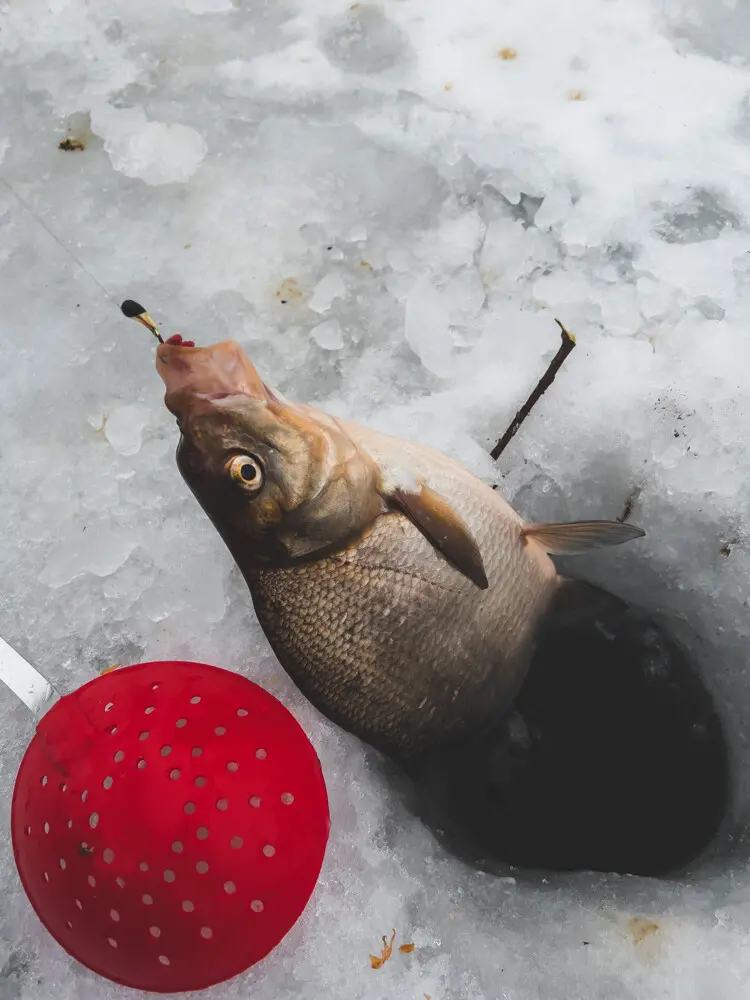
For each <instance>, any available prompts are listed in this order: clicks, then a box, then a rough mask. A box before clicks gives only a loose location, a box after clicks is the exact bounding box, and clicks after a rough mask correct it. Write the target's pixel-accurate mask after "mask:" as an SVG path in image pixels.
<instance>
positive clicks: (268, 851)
mask: <svg viewBox="0 0 750 1000" xmlns="http://www.w3.org/2000/svg"><path fill="white" fill-rule="evenodd" d="M263 853H264V854H265V856H266V857H267V858H272V857H273V856H274V854H275V853H276V848H275V847H274V846H273V844H266V846H265V847H264V848H263Z"/></svg>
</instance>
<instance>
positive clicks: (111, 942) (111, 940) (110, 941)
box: [107, 938, 117, 948]
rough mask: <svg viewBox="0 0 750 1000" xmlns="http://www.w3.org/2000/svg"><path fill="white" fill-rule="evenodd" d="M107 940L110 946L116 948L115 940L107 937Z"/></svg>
mask: <svg viewBox="0 0 750 1000" xmlns="http://www.w3.org/2000/svg"><path fill="white" fill-rule="evenodd" d="M107 941H108V942H109V946H110V947H111V948H116V947H117V942H116V941H115V939H114V938H107Z"/></svg>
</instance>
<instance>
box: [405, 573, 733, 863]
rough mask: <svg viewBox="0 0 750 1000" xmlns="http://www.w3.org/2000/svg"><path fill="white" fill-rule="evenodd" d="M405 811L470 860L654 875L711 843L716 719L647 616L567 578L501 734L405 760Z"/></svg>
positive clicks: (717, 768) (720, 800)
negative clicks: (409, 781) (410, 782)
mask: <svg viewBox="0 0 750 1000" xmlns="http://www.w3.org/2000/svg"><path fill="white" fill-rule="evenodd" d="M410 771H411V775H412V778H413V779H414V788H413V789H412V790H411V792H410V793H409V798H410V800H411V805H412V807H413V808H414V809H415V810H416V811H417V812H418V813H419V814H420V815H421V817H422V819H423V820H424V821H425V822H426V823H427V824H428V825H429V826H430V827H431V828H432V829H433V830H434V831H435V832H436V834H437V835H438V836H439V838H440V839H441V840H442V841H443V842H444V844H445V845H446V846H447V847H448V848H449V849H450V850H451V851H452V852H453V853H455V854H457V855H459V856H460V857H462V858H464V859H465V860H468V861H472V862H474V863H478V864H482V865H484V866H486V867H490V868H491V867H492V863H493V862H495V863H497V862H505V863H511V864H516V865H522V866H526V867H534V868H547V869H553V870H571V869H593V870H599V871H608V872H623V873H624V872H628V873H631V874H640V875H663V874H666V873H668V872H670V871H675V870H677V869H679V868H681V867H683V866H684V865H686V864H688V863H689V862H690V861H691V860H693V859H694V858H695V857H696V856H697V855H698V854H700V853H701V852H702V851H703V849H704V848H705V847H707V846H708V844H709V843H710V842H711V841H712V839H713V837H714V836H715V834H716V832H717V829H718V827H719V825H720V823H721V820H722V818H723V815H724V812H725V809H726V804H727V794H728V763H727V751H726V745H725V741H724V734H723V731H722V726H721V722H720V720H719V717H718V715H717V714H716V711H715V710H714V707H713V704H712V701H711V698H710V696H709V694H708V692H707V691H706V689H705V687H704V686H703V684H702V682H701V680H700V677H699V676H698V674H697V672H696V671H695V670H694V668H693V666H692V665H691V663H690V660H689V658H688V656H687V655H686V653H685V652H684V651H683V650H682V648H681V647H679V646H678V645H677V644H676V643H675V642H674V641H673V640H672V639H670V637H669V636H668V635H667V634H666V633H665V632H664V631H663V630H662V629H661V628H659V627H657V626H656V624H655V623H654V622H653V620H652V619H651V618H650V617H649V616H648V615H647V614H645V613H644V612H642V611H639V610H637V609H635V608H632V607H629V606H628V605H626V604H624V603H623V602H622V601H620V600H618V599H617V598H615V597H612V596H611V595H609V594H607V593H605V592H604V591H601V590H598V589H595V588H588V587H586V585H582V584H574V585H571V587H570V589H569V590H568V591H567V593H565V594H563V595H562V598H561V600H560V602H559V604H558V606H557V607H556V608H555V610H554V612H553V613H552V614H551V615H550V617H549V620H548V623H547V626H546V628H545V631H544V634H543V636H542V639H541V642H540V644H539V647H538V649H537V653H536V656H535V658H534V662H533V666H532V669H531V671H530V673H529V675H528V677H527V679H526V682H525V683H524V686H523V688H522V690H521V692H520V694H519V696H518V698H517V700H516V703H515V706H514V711H513V712H512V713H510V714H509V715H508V716H506V717H505V718H504V719H503V720H500V722H499V724H498V727H497V731H496V732H492V733H490V734H488V735H486V736H484V737H482V738H481V739H478V738H475V739H473V740H471V741H468V742H464V743H462V744H460V745H457V746H455V747H450V748H444V749H442V750H441V751H439V752H434V753H432V754H429V755H427V756H425V757H424V758H423V759H421V760H420V761H418V762H416V763H415V764H413V765H411V766H410Z"/></svg>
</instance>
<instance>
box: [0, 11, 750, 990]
mask: <svg viewBox="0 0 750 1000" xmlns="http://www.w3.org/2000/svg"><path fill="white" fill-rule="evenodd" d="M0 17H1V18H2V20H1V21H0V67H1V68H0V80H1V81H2V86H1V87H0V107H1V111H2V113H0V156H2V160H1V162H0V225H1V226H2V240H1V241H0V315H2V318H3V336H2V338H1V339H0V359H1V363H0V462H1V463H2V482H3V491H2V496H3V505H2V510H3V519H4V525H5V531H4V532H3V537H2V540H1V541H0V571H1V572H2V579H3V581H4V586H3V597H2V601H1V602H0V632H1V633H2V634H3V635H4V636H5V637H6V638H7V639H8V640H9V641H10V642H11V643H13V644H14V645H16V646H17V647H18V648H19V649H20V651H21V652H23V653H24V654H25V655H27V656H28V657H30V658H31V659H32V660H33V661H34V662H35V663H36V664H37V665H38V666H39V667H40V668H41V669H42V670H44V671H45V672H46V673H47V674H48V676H49V677H50V679H52V680H53V681H54V682H55V683H56V684H57V685H58V686H59V687H60V688H61V689H63V690H71V689H72V688H74V687H75V686H76V685H78V684H81V683H83V682H84V681H85V680H87V679H89V678H90V677H91V676H93V675H94V673H95V672H96V671H97V670H100V669H103V668H105V667H107V666H111V665H112V664H114V663H135V662H138V661H140V660H144V659H153V658H159V657H173V658H177V657H181V656H182V657H187V658H192V659H198V660H207V661H208V662H215V663H217V664H219V665H222V666H225V667H229V668H233V669H237V670H240V671H242V672H244V673H246V674H247V675H248V676H250V677H252V678H253V679H254V680H256V681H258V682H259V683H261V684H263V685H264V686H266V687H267V688H268V689H269V690H271V691H272V692H273V693H274V694H276V695H277V696H278V697H280V698H281V699H282V700H283V701H284V702H285V704H287V705H288V706H289V707H290V708H292V709H293V711H294V712H295V714H296V715H297V717H298V718H299V719H300V721H301V722H302V724H303V725H304V727H305V728H306V730H307V732H308V733H309V734H310V735H311V738H312V739H313V741H314V743H315V745H316V748H317V749H318V751H319V753H320V756H321V759H322V763H323V767H324V770H325V774H326V779H327V782H328V786H329V792H330V796H331V809H332V815H333V821H334V825H333V830H332V836H331V843H330V848H329V852H328V856H327V859H326V863H325V867H324V871H323V875H322V878H321V882H320V885H319V887H318V889H317V891H316V893H315V896H314V897H313V900H312V901H311V904H310V906H309V907H308V910H307V911H306V913H305V915H304V917H303V918H302V920H301V921H300V923H299V924H298V925H297V926H296V927H295V928H294V930H293V931H292V932H291V933H290V935H289V936H288V938H287V939H286V940H285V941H284V942H283V944H282V945H281V946H280V948H279V949H278V950H277V951H276V952H275V953H274V954H273V955H272V956H270V957H269V958H268V959H267V960H266V961H265V962H263V963H262V964H261V965H259V966H258V967H257V968H255V969H253V970H251V971H250V972H249V973H248V974H247V975H245V976H243V977H241V978H239V979H238V980H236V981H234V982H232V983H230V984H227V985H225V986H223V987H221V988H217V989H216V990H214V991H213V992H212V994H211V995H212V996H215V997H216V998H217V1000H233V998H240V997H246V996H249V995H251V994H252V995H253V996H254V997H257V998H259V1000H266V998H267V1000H284V998H286V997H296V996H299V995H304V996H306V997H322V996H328V997H332V998H335V1000H380V998H382V997H386V996H387V997H388V998H389V1000H414V998H416V1000H420V998H422V997H423V996H425V995H428V996H430V997H431V998H432V1000H459V998H460V1000H479V998H487V1000H496V998H497V1000H500V998H503V1000H535V998H537V997H544V998H545V1000H568V998H570V997H576V998H579V1000H635V998H644V997H649V998H651V997H656V996H659V997H663V998H666V1000H677V998H680V1000H684V998H691V1000H692V998H695V1000H702V998H707V997H721V998H722V1000H744V998H745V997H746V996H747V993H748V988H749V987H748V983H749V982H750V957H749V956H750V948H748V945H749V944H750V879H749V878H748V865H747V844H746V838H745V836H744V833H743V829H744V826H745V824H746V823H747V821H748V820H749V819H750V780H748V774H750V767H749V765H750V750H749V749H748V746H749V740H748V737H749V736H750V734H749V733H748V730H747V723H746V719H747V718H748V717H750V683H749V678H750V673H748V670H747V666H746V658H747V639H748V616H747V607H746V593H747V580H748V574H749V573H750V554H749V551H748V548H747V535H748V530H747V522H748V517H750V509H749V508H748V486H747V484H748V479H749V477H750V454H749V452H748V447H749V446H748V441H750V421H749V418H748V414H749V413H750V409H749V406H750V381H749V380H748V374H747V373H748V371H749V370H750V340H748V336H747V329H748V322H749V321H750V305H749V304H748V302H749V300H748V294H747V291H748V285H749V284H750V257H748V246H750V243H749V238H750V222H749V221H748V220H750V188H749V187H748V184H747V177H748V176H749V175H750V41H748V39H750V34H748V30H747V28H748V25H749V24H750V4H749V3H748V2H747V0H734V2H731V3H730V2H721V0H663V2H660V0H570V2H569V3H565V4H560V3H558V2H554V0H533V2H528V0H504V2H503V3H498V2H497V0H463V2H461V3H456V4H447V3H446V4H435V3H430V2H429V0H386V2H384V3H382V4H370V3H359V4H356V3H354V4H352V3H347V2H341V0H307V2H306V3H302V2H300V0H285V2H282V3H278V2H277V3H268V2H264V0H234V3H230V2H228V0H163V2H161V3H158V4H156V3H153V2H152V0H148V2H147V0H131V2H130V3H128V4H121V3H116V2H115V0H99V2H97V3H96V4H90V3H87V2H85V0H27V2H25V3H6V4H2V5H0ZM66 134H70V135H80V136H81V138H82V141H83V143H84V145H85V149H83V151H80V150H72V151H68V152H64V151H61V150H59V149H58V143H59V142H60V141H61V140H62V139H63V138H64V137H65V136H66ZM125 298H135V299H137V300H139V301H141V302H143V303H144V305H145V306H146V308H148V309H149V311H150V312H151V313H152V315H153V316H154V317H155V318H156V319H157V321H159V322H160V323H162V324H163V326H164V329H165V332H167V333H169V334H171V333H174V332H178V331H179V332H181V333H182V334H183V335H184V336H189V337H191V338H194V339H196V340H197V341H198V342H201V343H206V342H209V341H213V340H219V339H222V338H225V337H230V336H232V337H236V338H237V339H239V340H240V341H241V342H242V343H243V345H244V346H245V347H246V349H247V351H248V353H249V355H250V357H251V358H252V359H253V360H254V361H255V363H256V364H257V365H258V367H259V368H260V369H261V371H262V373H263V375H264V377H265V378H266V380H267V381H268V382H269V384H272V385H277V386H278V387H279V389H280V390H281V391H282V392H283V393H284V394H285V395H286V396H288V397H289V398H292V399H294V398H296V399H300V400H304V401H306V402H315V403H319V404H321V405H324V406H326V407H327V408H329V409H330V410H332V411H334V412H336V413H339V414H342V415H345V416H348V417H351V418H354V419H357V420H359V421H366V422H369V423H371V424H372V425H374V426H377V427H379V428H381V429H384V430H388V431H392V432H395V433H398V434H401V435H407V436H409V437H410V438H413V439H414V440H419V441H422V442H424V443H428V444H431V445H434V446H437V447H439V448H442V449H444V450H447V451H449V452H450V453H451V454H454V455H456V456H460V457H461V459H462V460H463V461H464V462H465V463H466V464H467V465H468V466H469V467H470V468H472V469H473V470H474V471H475V472H477V473H478V474H479V475H481V476H483V477H485V478H486V479H487V480H488V481H491V482H495V481H499V482H500V483H501V486H502V489H503V492H504V493H505V495H506V496H507V497H508V499H509V500H511V502H514V503H515V505H516V506H517V508H518V509H519V511H520V512H521V513H522V514H523V515H524V516H527V517H530V518H533V519H535V520H545V519H547V520H556V521H561V520H564V519H566V518H585V517H614V516H616V515H617V514H619V512H620V511H621V510H622V507H623V504H624V502H625V498H626V497H627V496H628V495H629V494H630V493H631V491H632V490H633V489H634V487H638V488H639V489H640V494H639V496H638V499H637V500H636V502H635V507H634V514H633V520H634V521H635V523H637V524H640V525H641V526H643V527H644V528H645V529H646V530H647V532H648V537H647V540H646V541H645V542H644V543H639V545H638V546H637V547H635V546H631V547H624V548H623V549H622V550H614V551H611V552H607V553H603V554H598V555H596V556H595V557H594V556H592V557H590V558H589V557H587V558H586V559H581V560H579V561H577V563H576V569H577V571H578V572H581V573H585V574H587V576H588V578H589V579H591V580H594V581H596V582H599V583H601V584H602V585H604V586H606V587H609V588H611V589H613V590H615V591H616V592H617V593H619V594H621V595H622V596H624V597H626V598H630V599H637V600H638V601H639V602H640V603H642V604H644V605H645V606H647V607H650V608H653V609H658V610H659V611H660V612H662V613H663V614H664V615H665V616H666V617H667V618H668V619H669V620H670V622H672V624H673V625H674V627H675V628H676V629H677V631H678V633H679V635H680V637H681V638H682V639H683V641H685V642H686V643H688V645H689V646H690V648H691V649H692V651H693V655H694V656H695V657H696V659H697V660H698V662H699V663H700V664H701V665H702V667H703V671H704V676H705V677H706V679H707V682H708V683H709V685H710V687H711V688H712V690H713V691H714V693H715V695H716V697H717V700H718V704H719V707H720V709H721V710H722V712H723V715H724V718H725V720H726V724H727V727H728V734H729V738H730V741H731V748H732V753H733V763H734V769H735V772H734V773H735V777H734V786H735V787H734V792H735V794H734V800H733V804H732V814H731V817H730V821H729V823H728V826H727V830H726V833H725V836H724V838H723V840H722V842H721V843H720V844H719V845H718V847H717V851H716V855H715V857H713V858H711V859H707V860H705V861H704V862H702V863H701V864H696V865H695V866H693V870H691V872H689V873H687V874H685V875H683V876H680V877H678V878H677V877H676V878H674V879H672V880H646V879H638V878H632V877H627V876H604V875H590V874H580V875H575V876H573V875H569V876H559V875H554V874H547V875H546V876H544V877H542V875H540V874H539V873H528V872H521V871H514V872H512V873H509V877H508V878H507V879H502V880H500V879H497V878H493V877H490V876H487V875H483V874H481V873H476V872H472V871H470V870H468V869H466V868H464V867H462V866H461V865H460V864H458V863H457V862H456V861H455V860H453V859H451V858H450V857H448V856H446V855H445V854H444V853H443V852H442V851H441V850H440V849H439V848H438V847H437V846H436V845H435V843H434V841H433V839H432V837H431V836H430V834H429V833H428V832H427V831H426V830H425V829H424V828H423V827H422V826H421V825H420V824H419V823H418V822H417V821H416V820H413V819H412V818H410V817H409V816H408V815H407V813H406V811H405V809H404V808H403V806H402V804H401V802H400V800H399V799H398V797H397V796H396V795H395V794H394V793H393V791H392V790H391V789H390V787H389V785H388V782H387V781H386V779H385V777H384V776H383V774H382V773H381V770H380V768H379V766H378V763H377V758H376V757H375V755H374V754H372V753H370V752H369V751H366V750H364V749H363V748H362V747H361V746H360V745H359V744H358V743H357V742H356V741H355V740H354V739H352V738H349V737H348V736H346V735H344V734H342V733H341V732H339V731H338V730H336V729H335V727H333V726H332V725H330V724H329V723H327V722H326V721H325V720H323V719H321V718H320V717H319V716H318V715H317V714H316V713H315V712H314V711H313V710H312V708H310V706H308V705H307V704H306V702H305V701H304V699H303V698H302V696H301V695H300V694H299V693H298V692H297V691H296V689H295V688H294V687H293V685H292V684H291V682H290V681H289V680H288V679H287V677H286V676H285V674H284V673H283V671H282V670H281V668H280V667H279V666H278V664H277V663H276V661H275V659H274V657H273V656H272V654H271V652H270V651H269V648H268V646H267V644H266V642H265V640H264V638H263V636H262V634H261V633H260V630H259V628H258V626H257V624H256V623H255V621H254V619H253V616H252V614H251V613H250V611H249V597H248V595H247V591H246V588H245V585H244V583H243V581H242V579H241V578H240V576H239V573H238V572H237V571H236V569H235V568H234V567H233V565H232V563H231V560H230V558H229V556H228V554H227V553H226V552H225V550H224V548H223V545H222V543H221V541H220V539H219V537H218V535H217V534H216V533H215V531H214V529H213V528H212V526H211V525H210V524H209V523H208V521H207V519H206V518H205V517H204V515H203V514H202V513H201V511H200V510H199V509H198V507H197V505H196V504H195V501H194V500H193V498H192V497H191V496H190V494H189V492H188V491H187V489H186V487H185V486H184V484H183V483H182V481H181V479H180V477H179V475H178V473H177V470H176V467H175V463H174V457H173V452H174V446H175V442H176V429H175V426H174V420H173V419H172V418H171V416H170V415H169V413H168V412H167V411H166V409H165V408H164V407H163V404H162V391H163V390H162V387H161V385H160V383H159V380H158V378H157V376H156V374H155V372H154V370H153V339H152V338H150V337H149V335H148V334H147V333H146V331H145V330H143V329H141V328H139V327H137V326H136V325H135V324H132V323H130V322H128V321H126V320H124V319H123V318H122V317H121V315H120V314H119V311H118V308H117V305H118V303H119V302H120V301H121V300H122V299H125ZM555 316H558V317H559V318H560V319H561V320H563V321H564V322H565V323H566V325H567V326H568V327H569V328H570V329H571V330H572V331H573V332H574V333H575V335H576V337H577V340H578V346H577V348H576V350H575V351H574V353H573V354H572V355H571V356H570V358H569V360H568V362H567V363H566V366H565V368H564V371H563V373H562V374H561V375H560V376H559V377H558V380H557V381H556V382H555V385H554V388H553V389H552V390H550V391H549V392H548V393H547V395H546V396H545V397H544V401H543V403H542V405H541V407H540V408H539V410H538V411H537V412H536V413H535V414H534V416H533V417H532V418H531V419H530V420H529V421H528V422H527V424H526V425H525V426H524V428H523V430H522V432H521V433H520V434H519V435H518V437H517V438H516V439H515V441H514V443H513V445H512V447H511V448H509V450H508V451H507V452H506V454H505V455H504V456H503V459H502V462H501V463H500V465H499V467H498V468H495V467H494V466H493V464H492V463H491V461H490V460H489V458H488V455H487V450H488V447H489V446H491V445H492V444H493V443H494V442H495V440H496V439H497V438H498V436H499V434H500V433H501V432H502V430H503V429H504V428H505V426H506V425H507V423H508V422H509V420H510V418H511V417H512V415H513V414H514V413H515V412H516V410H517V408H518V406H519V404H520V403H521V402H522V401H523V399H524V398H525V397H526V395H527V393H528V391H529V390H530V388H531V387H532V386H533V385H534V384H535V382H536V380H537V378H538V377H539V375H540V374H541V372H542V371H543V369H544V367H545V365H546V364H547V362H548V361H549V359H550V358H551V356H552V354H553V352H554V351H555V350H556V348H557V346H558V342H559V334H558V331H557V328H556V326H555V324H554V322H553V318H554V317H555ZM727 549H728V550H729V555H727V554H726V553H727ZM0 710H1V711H2V713H3V727H2V736H1V737H0V741H1V745H2V754H1V755H0V801H1V802H2V803H3V805H2V809H1V810H0V823H1V824H2V831H3V833H4V836H2V845H1V846H0V888H1V889H2V896H3V906H2V908H1V909H0V997H2V1000H16V998H18V1000H42V998H46V997H48V996H49V995H50V994H51V993H52V992H54V994H55V996H57V997H59V998H60V1000H73V998H76V1000H79V998H81V1000H94V998H96V1000H99V998H107V1000H109V998H112V1000H114V998H119V997H123V998H124V997H125V996H127V995H129V994H128V993H127V992H126V991H124V990H121V989H119V988H117V987H115V986H112V985H111V984H108V983H106V982H105V981H103V980H101V979H97V977H95V976H94V975H93V974H90V973H88V972H86V971H85V970H83V969H81V968H80V967H78V966H77V965H75V964H74V963H73V962H71V961H70V960H69V959H68V958H67V957H66V956H65V955H64V954H63V953H62V952H61V951H60V949H59V948H58V947H57V945H56V944H55V943H54V942H53V941H52V940H51V939H50V938H49V937H48V936H47V935H46V933H45V932H44V931H43V930H42V928H41V927H40V925H39V923H38V921H37V920H36V918H35V916H34V914H33V913H32V911H31V909H30V907H29V905H28V903H27V902H26V900H25V897H24V896H23V893H22V891H21V888H20V885H19V882H18V878H17V875H16V872H15V868H14V865H13V859H12V854H11V851H10V844H9V838H8V823H9V810H10V791H11V788H12V783H13V779H14V776H15V773H16V769H17V766H18V763H19V761H20V758H21V755H22V753H23V750H24V747H25V746H26V745H27V743H28V741H29V739H30V738H31V736H32V732H33V727H32V722H31V720H30V718H28V717H27V716H26V715H25V714H24V711H23V709H22V708H21V707H20V706H18V704H17V703H16V702H15V701H14V699H13V698H12V696H11V695H10V694H9V693H8V694H3V693H2V692H0ZM730 848H731V850H730ZM513 878H514V879H515V881H512V879H513ZM652 925H653V926H652ZM392 927H394V928H396V929H397V931H398V934H399V937H398V939H397V941H398V942H403V941H412V942H414V943H415V945H416V949H415V951H414V953H413V954H411V955H400V954H398V953H395V954H394V957H393V959H392V960H391V961H390V962H389V963H387V964H386V965H385V966H384V967H383V968H382V969H381V970H378V971H373V970H371V969H370V967H369V961H368V958H367V956H368V954H369V953H370V952H375V951H376V950H377V948H378V944H379V941H380V937H381V935H382V934H385V933H390V929H391V928H392ZM653 928H655V929H653ZM644 932H645V933H644ZM584 942H588V943H584Z"/></svg>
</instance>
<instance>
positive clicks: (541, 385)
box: [490, 319, 576, 461]
mask: <svg viewBox="0 0 750 1000" xmlns="http://www.w3.org/2000/svg"><path fill="white" fill-rule="evenodd" d="M555 323H557V325H558V326H559V327H560V332H561V335H562V344H560V349H559V350H558V352H557V354H556V355H555V356H554V358H553V359H552V361H551V362H550V365H549V368H548V369H547V371H546V372H545V373H544V375H542V377H541V378H540V379H539V381H538V382H537V384H536V388H535V389H534V391H533V392H532V394H531V395H530V396H529V398H528V399H527V400H526V402H525V403H524V404H523V406H522V407H521V409H520V410H519V411H518V413H517V414H516V415H515V417H513V420H512V422H511V425H510V427H509V428H508V429H507V431H506V432H505V434H503V436H502V437H501V438H500V440H499V441H498V442H497V444H496V445H495V447H494V448H493V449H492V451H491V452H490V455H492V457H493V458H494V459H495V461H497V459H498V458H500V456H501V455H502V453H503V452H504V451H505V449H506V448H507V447H508V445H509V444H510V442H511V440H512V439H513V438H514V437H515V436H516V433H517V431H518V428H519V427H520V426H521V424H522V423H523V422H524V420H525V419H526V417H528V415H529V414H530V413H531V411H532V409H533V408H534V406H535V405H536V403H538V401H539V400H540V399H541V397H542V396H543V395H544V393H545V392H546V391H547V389H549V387H550V386H551V385H552V383H553V382H554V381H555V376H556V375H557V373H558V372H559V371H560V368H561V367H562V365H563V363H564V361H565V359H566V358H567V356H568V355H569V354H570V352H571V351H572V350H573V348H574V347H575V346H576V339H575V337H574V336H573V334H572V333H569V332H568V330H566V329H565V327H564V326H563V325H562V323H561V322H560V320H559V319H556V320H555Z"/></svg>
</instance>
